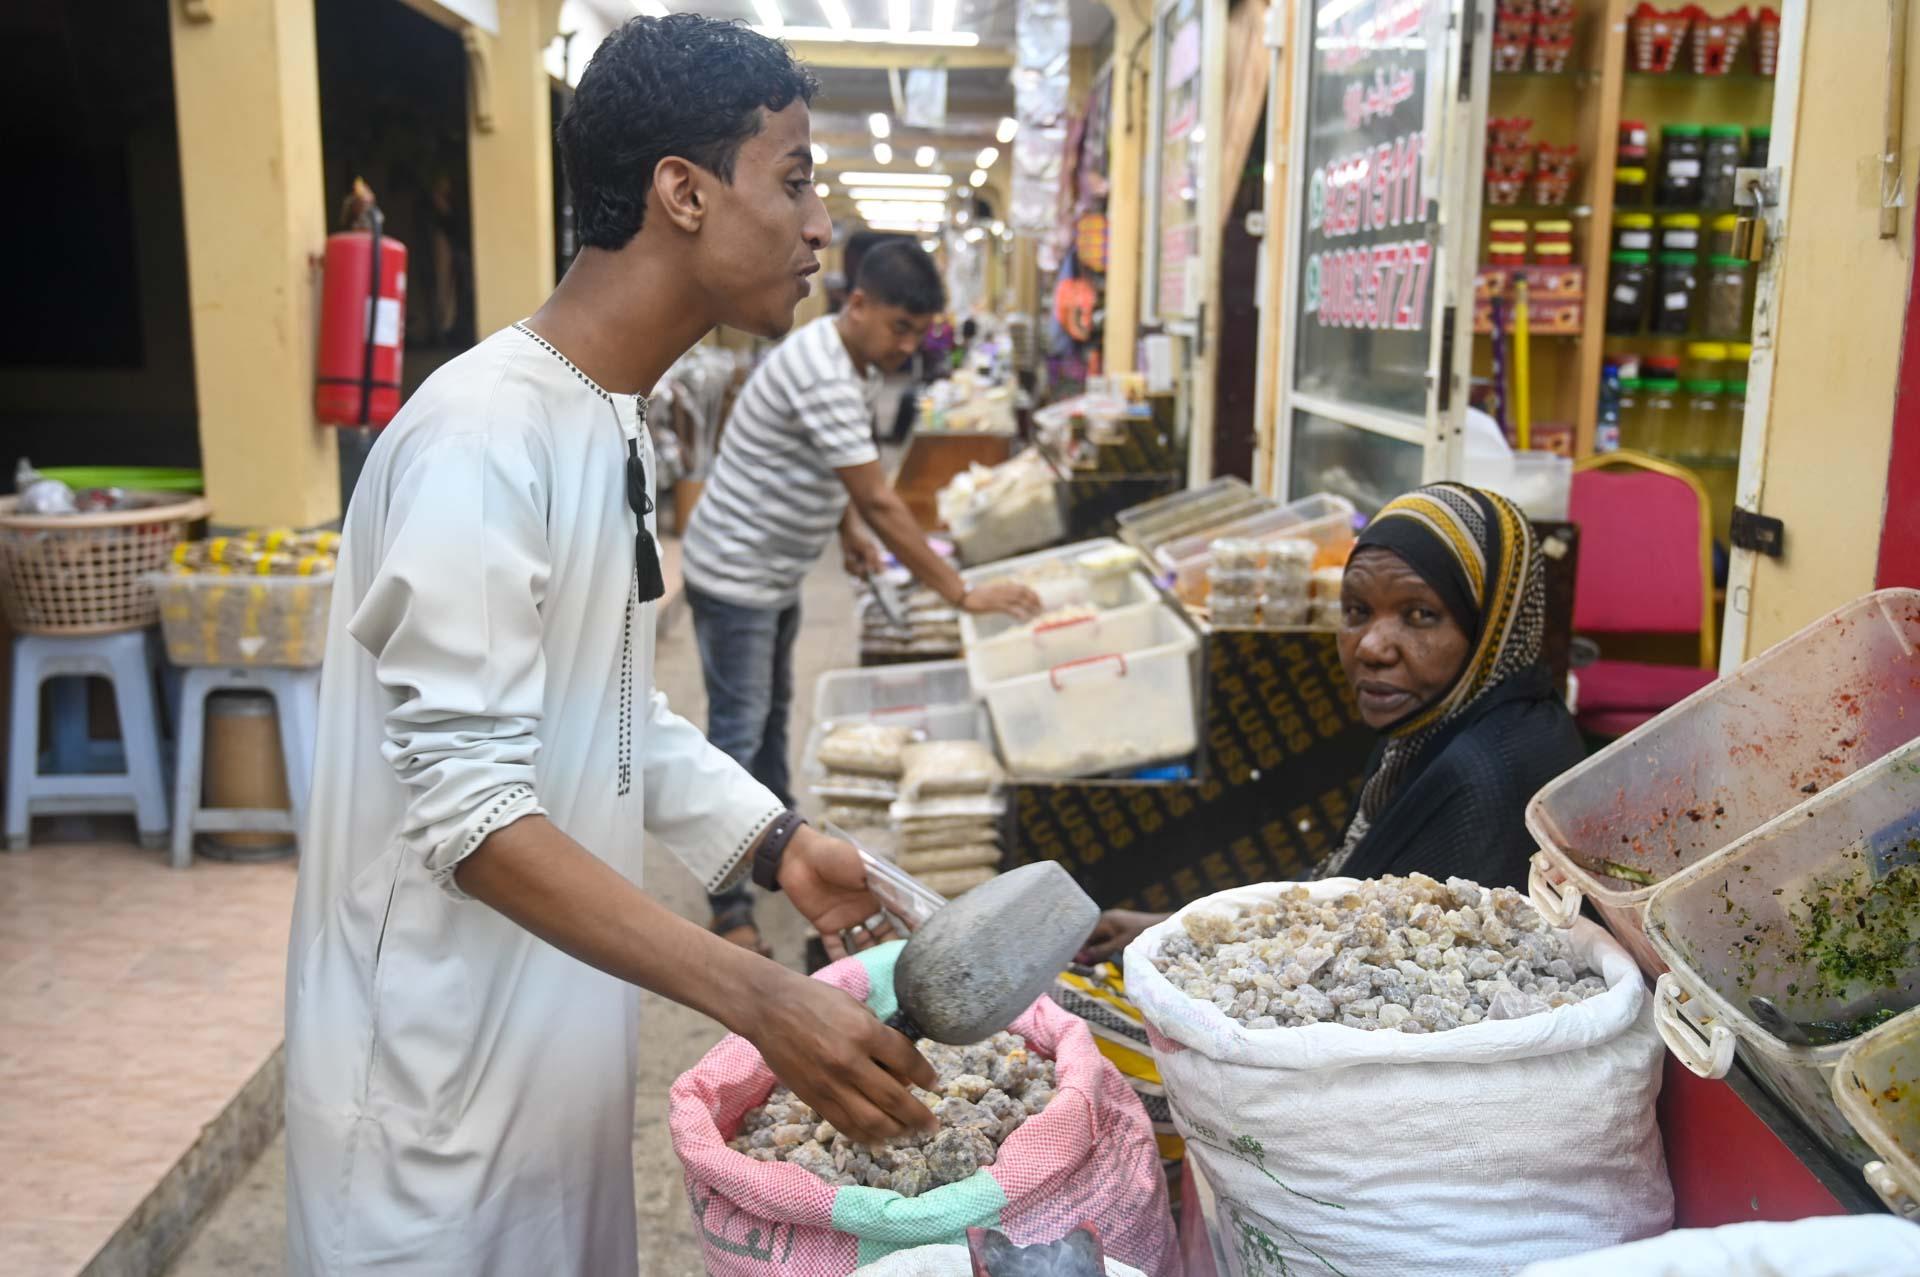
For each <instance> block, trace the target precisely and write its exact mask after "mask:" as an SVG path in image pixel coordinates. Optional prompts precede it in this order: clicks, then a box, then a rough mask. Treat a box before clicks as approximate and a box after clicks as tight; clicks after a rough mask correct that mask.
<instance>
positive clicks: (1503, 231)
mask: <svg viewBox="0 0 1920 1277" xmlns="http://www.w3.org/2000/svg"><path fill="white" fill-rule="evenodd" d="M1503 244H1504V245H1510V246H1513V247H1517V248H1519V250H1520V251H1521V252H1523V253H1524V252H1526V250H1527V224H1526V222H1524V221H1522V220H1521V219H1520V218H1517V217H1496V218H1495V219H1493V220H1492V221H1491V222H1488V223H1487V247H1488V248H1489V249H1494V248H1498V247H1500V246H1501V245H1503Z"/></svg>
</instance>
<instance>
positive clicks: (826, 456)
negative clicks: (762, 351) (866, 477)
mask: <svg viewBox="0 0 1920 1277" xmlns="http://www.w3.org/2000/svg"><path fill="white" fill-rule="evenodd" d="M880 385H881V376H880V371H879V370H878V369H877V368H870V369H868V370H867V375H866V376H864V377H862V376H861V375H860V374H859V373H858V372H856V371H855V370H854V366H853V359H852V358H851V357H850V356H849V355H848V354H847V348H846V344H845V343H844V342H843V341H841V339H840V331H839V329H838V328H836V327H835V326H834V321H833V316H831V315H826V316H822V317H821V318H819V319H816V320H814V321H813V322H812V323H810V324H808V325H806V326H805V327H804V328H801V329H799V330H798V331H797V332H794V333H792V334H791V335H789V336H788V337H787V339H786V340H785V341H783V342H781V343H780V344H779V345H778V346H776V347H775V348H774V350H773V353H772V354H770V355H768V356H767V357H766V358H765V359H763V360H762V361H761V363H760V366H759V367H757V368H755V369H754V370H753V375H752V376H751V377H749V378H747V384H746V385H745V386H744V387H743V388H742V389H741V391H740V396H739V398H738V399H736V400H735V401H734V405H733V412H732V413H731V415H729V416H728V418H727V423H726V428H725V430H724V431H722V433H721V435H720V455H719V456H718V457H717V458H716V459H715V460H714V463H713V470H712V473H711V474H709V475H708V476H707V487H706V491H705V492H704V493H703V494H702V495H701V497H700V503H699V504H698V505H696V506H695V507H694V508H693V522H692V523H691V524H690V525H689V526H688V528H687V539H686V544H685V545H684V546H683V547H682V555H681V571H682V573H683V574H684V575H685V577H686V580H687V583H688V584H689V585H691V586H693V587H694V588H695V589H696V590H699V591H700V592H701V593H703V594H710V595H713V596H714V597H715V598H719V599H722V600H724V601H726V602H728V603H734V604H738V605H739V606H742V607H763V608H785V607H787V606H789V605H791V604H793V603H796V602H798V601H799V598H800V582H801V580H802V578H804V577H805V576H806V574H807V572H808V570H809V569H810V568H812V567H813V564H814V562H815V561H816V560H817V559H819V557H820V552H821V551H822V550H823V549H825V548H826V545H827V542H828V541H829V540H830V539H831V538H832V537H833V535H834V533H835V531H837V530H838V528H839V526H840V516H841V515H842V514H844V513H845V512H846V508H847V489H846V485H844V484H843V483H841V482H840V476H839V475H837V474H835V473H834V471H836V470H838V469H841V468H842V467H845V466H857V465H863V464H865V463H866V462H869V461H877V460H878V459H879V457H880V452H879V449H878V448H876V447H875V446H874V442H873V413H874V406H875V403H876V401H877V399H878V396H879V393H880Z"/></svg>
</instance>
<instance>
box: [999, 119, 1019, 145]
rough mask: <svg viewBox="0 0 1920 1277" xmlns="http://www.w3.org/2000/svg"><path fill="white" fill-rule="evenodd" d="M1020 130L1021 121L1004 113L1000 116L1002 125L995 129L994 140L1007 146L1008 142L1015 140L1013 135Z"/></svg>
mask: <svg viewBox="0 0 1920 1277" xmlns="http://www.w3.org/2000/svg"><path fill="white" fill-rule="evenodd" d="M1019 131H1020V121H1018V120H1016V119H1014V118H1013V117H1012V116H1011V115H1003V116H1001V117H1000V127H999V128H997V129H995V130H994V131H993V140H994V141H996V142H998V143H999V144H1000V145H1002V146H1005V145H1006V144H1007V143H1009V142H1011V141H1013V135H1014V134H1015V133H1018V132H1019Z"/></svg>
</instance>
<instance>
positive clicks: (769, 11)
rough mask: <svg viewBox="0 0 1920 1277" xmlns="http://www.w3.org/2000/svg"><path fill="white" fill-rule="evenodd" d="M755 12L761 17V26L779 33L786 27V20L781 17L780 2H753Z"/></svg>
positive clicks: (759, 0)
mask: <svg viewBox="0 0 1920 1277" xmlns="http://www.w3.org/2000/svg"><path fill="white" fill-rule="evenodd" d="M753 11H754V12H755V13H757V14H759V15H760V24H761V25H762V26H764V27H769V28H771V29H772V30H775V31H778V30H779V29H780V28H781V27H783V26H785V25H786V19H785V18H783V17H781V16H780V4H779V0H753Z"/></svg>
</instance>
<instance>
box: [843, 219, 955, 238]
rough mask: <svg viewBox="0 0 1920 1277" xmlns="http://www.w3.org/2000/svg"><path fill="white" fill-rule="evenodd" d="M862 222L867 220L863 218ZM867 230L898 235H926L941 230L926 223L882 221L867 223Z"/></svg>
mask: <svg viewBox="0 0 1920 1277" xmlns="http://www.w3.org/2000/svg"><path fill="white" fill-rule="evenodd" d="M861 220H862V221H865V220H866V219H865V218H862V219H861ZM867 229H868V230H870V231H886V232H887V233H889V234H896V235H926V234H929V233H931V232H933V231H937V230H939V229H940V228H939V227H938V226H933V225H929V224H928V223H926V222H895V221H888V220H885V219H882V220H881V221H878V222H867Z"/></svg>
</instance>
